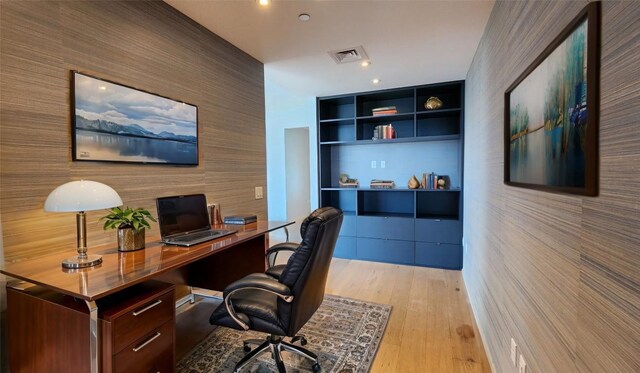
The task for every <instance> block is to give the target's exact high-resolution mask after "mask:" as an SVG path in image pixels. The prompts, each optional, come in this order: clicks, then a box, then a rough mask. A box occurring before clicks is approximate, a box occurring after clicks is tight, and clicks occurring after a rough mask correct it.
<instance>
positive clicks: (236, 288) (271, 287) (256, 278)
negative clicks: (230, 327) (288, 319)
mask: <svg viewBox="0 0 640 373" xmlns="http://www.w3.org/2000/svg"><path fill="white" fill-rule="evenodd" d="M243 290H259V291H266V292H268V293H271V294H275V295H276V296H278V297H279V298H280V299H282V300H284V301H285V302H287V303H291V302H292V301H293V295H291V289H289V287H288V286H287V285H284V284H282V283H280V282H278V281H277V280H275V279H273V278H272V277H269V276H267V275H265V274H262V273H253V274H250V275H248V276H245V277H243V278H241V279H240V280H237V281H235V282H232V283H231V284H229V286H227V287H226V288H225V289H224V304H225V307H226V308H227V312H228V313H229V316H231V318H232V319H233V321H235V322H236V323H238V325H240V326H241V327H242V329H244V330H249V325H247V323H246V322H244V321H242V320H241V319H240V317H239V316H238V314H237V313H236V311H235V309H234V308H233V303H232V301H231V296H232V295H234V294H235V293H238V292H241V291H243Z"/></svg>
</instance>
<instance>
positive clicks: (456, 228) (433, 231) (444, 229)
mask: <svg viewBox="0 0 640 373" xmlns="http://www.w3.org/2000/svg"><path fill="white" fill-rule="evenodd" d="M415 230H416V241H422V242H440V243H450V244H458V245H459V244H460V243H461V242H462V223H461V222H460V221H459V220H439V219H416V228H415Z"/></svg>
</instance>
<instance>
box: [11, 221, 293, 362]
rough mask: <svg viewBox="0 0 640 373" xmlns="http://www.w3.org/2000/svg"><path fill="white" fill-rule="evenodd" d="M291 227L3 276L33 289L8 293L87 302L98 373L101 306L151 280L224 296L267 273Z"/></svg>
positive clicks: (258, 228)
mask: <svg viewBox="0 0 640 373" xmlns="http://www.w3.org/2000/svg"><path fill="white" fill-rule="evenodd" d="M290 224H292V223H283V222H263V221H259V222H257V223H253V224H248V225H245V226H240V225H238V226H236V225H234V226H224V228H227V229H235V230H237V231H238V233H236V234H234V235H231V236H226V237H222V238H219V239H217V240H214V241H209V242H205V243H202V244H199V245H196V246H192V247H178V246H170V245H164V244H161V243H160V242H158V241H155V242H150V243H147V244H146V248H145V249H144V250H140V251H135V252H127V253H120V252H118V251H117V249H116V248H114V247H104V246H103V247H92V248H89V252H90V253H91V254H100V255H102V259H103V262H102V264H100V265H98V266H95V267H91V268H86V269H80V270H68V269H63V268H62V267H61V265H60V263H61V261H62V260H63V259H64V258H66V257H68V256H69V255H70V254H71V249H72V248H70V251H69V252H68V253H63V254H56V255H50V256H46V257H41V258H37V259H34V260H28V261H22V262H18V263H5V264H4V265H3V266H2V267H0V272H2V273H4V274H5V275H7V276H10V277H13V278H16V279H20V280H23V281H26V282H27V283H28V284H26V285H25V284H24V283H17V284H16V283H11V282H10V283H9V284H8V285H7V287H8V288H11V289H12V290H17V291H20V290H21V289H25V288H28V287H29V286H31V285H29V284H35V285H40V286H41V287H42V288H45V289H48V290H52V291H54V292H55V293H57V294H60V295H67V296H71V297H73V298H75V299H77V300H82V301H84V303H85V304H86V307H87V308H88V313H89V314H88V322H89V329H88V330H89V342H90V343H89V349H88V350H89V351H88V353H89V358H90V360H89V361H90V368H91V372H92V373H98V372H99V366H100V345H99V340H100V339H99V328H98V303H100V302H99V301H100V300H101V299H103V298H105V297H108V296H111V295H114V294H116V293H121V292H124V291H126V290H127V289H130V288H132V287H134V286H135V285H137V284H141V283H143V282H145V281H148V280H159V281H163V282H169V283H172V284H185V285H190V286H196V287H202V288H206V289H212V290H222V289H224V287H225V286H226V285H227V284H229V283H231V282H233V281H235V280H237V279H239V278H241V277H243V276H245V275H247V274H249V273H254V272H263V271H264V270H265V256H264V253H265V245H266V234H267V233H269V232H271V231H274V230H277V229H280V228H284V227H286V226H287V225H290ZM114 241H115V235H114ZM97 302H98V303H97ZM7 306H8V310H9V312H10V311H11V307H12V304H11V303H10V302H9V303H8V305H7ZM34 312H37V310H34ZM41 312H43V311H41ZM33 317H41V318H42V317H44V318H46V315H37V314H34V315H33ZM10 333H11V331H10ZM21 337H22V336H20V335H9V346H11V341H12V339H18V338H21ZM80 353H82V352H80ZM10 358H11V353H10ZM10 364H11V360H10Z"/></svg>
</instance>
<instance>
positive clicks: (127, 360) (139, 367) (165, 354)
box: [113, 320, 175, 373]
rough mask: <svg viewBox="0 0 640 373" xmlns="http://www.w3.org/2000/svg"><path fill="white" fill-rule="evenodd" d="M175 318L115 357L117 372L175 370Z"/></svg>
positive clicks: (115, 369) (115, 370)
mask: <svg viewBox="0 0 640 373" xmlns="http://www.w3.org/2000/svg"><path fill="white" fill-rule="evenodd" d="M173 340H174V330H173V320H170V321H167V322H166V323H164V324H163V325H162V326H160V327H159V328H157V329H153V330H151V331H150V332H149V333H147V334H145V335H144V336H143V337H142V338H139V339H137V340H136V341H134V342H133V343H131V344H130V345H128V346H127V347H125V348H124V349H123V350H122V351H120V352H119V353H118V354H117V355H116V356H115V357H114V369H113V371H114V372H115V373H131V372H162V373H164V372H174V371H175V368H174V366H175V364H174V361H173V356H174V348H173Z"/></svg>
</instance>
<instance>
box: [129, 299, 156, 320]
mask: <svg viewBox="0 0 640 373" xmlns="http://www.w3.org/2000/svg"><path fill="white" fill-rule="evenodd" d="M160 303H162V299H158V300H157V301H155V302H153V303H151V304H150V305H148V306H146V307H145V308H143V309H141V310H138V311H133V316H138V315H140V314H142V313H145V312H147V311H149V310H150V309H152V308H153V307H155V306H157V305H158V304H160Z"/></svg>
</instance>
